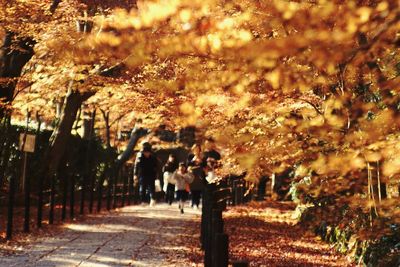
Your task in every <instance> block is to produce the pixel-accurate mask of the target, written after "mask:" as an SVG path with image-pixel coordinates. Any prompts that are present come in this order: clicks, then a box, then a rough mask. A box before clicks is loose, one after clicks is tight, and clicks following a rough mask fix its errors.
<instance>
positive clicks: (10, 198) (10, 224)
mask: <svg viewBox="0 0 400 267" xmlns="http://www.w3.org/2000/svg"><path fill="white" fill-rule="evenodd" d="M15 180H16V179H15V174H11V177H10V185H9V192H8V216H7V232H6V239H7V240H10V239H11V237H12V229H13V216H14V200H15V182H16V181H15Z"/></svg>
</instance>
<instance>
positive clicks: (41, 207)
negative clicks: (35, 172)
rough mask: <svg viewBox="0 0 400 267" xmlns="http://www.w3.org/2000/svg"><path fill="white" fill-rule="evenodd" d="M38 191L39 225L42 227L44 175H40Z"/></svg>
mask: <svg viewBox="0 0 400 267" xmlns="http://www.w3.org/2000/svg"><path fill="white" fill-rule="evenodd" d="M38 187H39V189H38V190H39V191H38V210H37V227H38V228H40V227H42V217H43V216H42V215H43V177H39V186H38Z"/></svg>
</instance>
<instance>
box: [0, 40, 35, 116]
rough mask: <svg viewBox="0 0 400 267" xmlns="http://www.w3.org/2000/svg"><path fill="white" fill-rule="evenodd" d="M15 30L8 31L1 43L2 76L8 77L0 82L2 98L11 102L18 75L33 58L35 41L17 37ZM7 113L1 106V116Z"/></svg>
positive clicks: (0, 65) (0, 76)
mask: <svg viewBox="0 0 400 267" xmlns="http://www.w3.org/2000/svg"><path fill="white" fill-rule="evenodd" d="M14 38H15V34H14V33H13V32H7V33H6V35H5V38H4V39H3V40H2V41H1V43H0V78H6V79H7V78H8V80H6V82H2V83H0V99H3V101H4V102H5V103H6V104H9V103H11V101H12V100H13V96H14V90H15V86H16V85H17V79H15V78H17V77H19V76H20V75H21V72H22V69H23V67H24V66H25V64H26V63H27V62H28V61H29V60H30V59H31V58H32V56H33V54H34V51H33V45H34V44H35V41H34V40H32V39H31V38H23V39H21V38H20V39H18V38H17V39H16V40H15V41H14V40H13V39H14ZM4 115H5V110H4V107H0V118H3V117H4Z"/></svg>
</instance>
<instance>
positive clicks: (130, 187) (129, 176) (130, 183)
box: [126, 170, 133, 205]
mask: <svg viewBox="0 0 400 267" xmlns="http://www.w3.org/2000/svg"><path fill="white" fill-rule="evenodd" d="M126 179H127V180H128V205H130V204H131V200H132V195H133V174H132V172H131V171H130V170H129V171H128V173H127V174H126Z"/></svg>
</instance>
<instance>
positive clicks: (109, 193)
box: [107, 174, 114, 210]
mask: <svg viewBox="0 0 400 267" xmlns="http://www.w3.org/2000/svg"><path fill="white" fill-rule="evenodd" d="M112 176H113V174H110V175H109V177H108V184H107V210H110V209H111V198H112V187H113V184H114V183H113V179H112Z"/></svg>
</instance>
